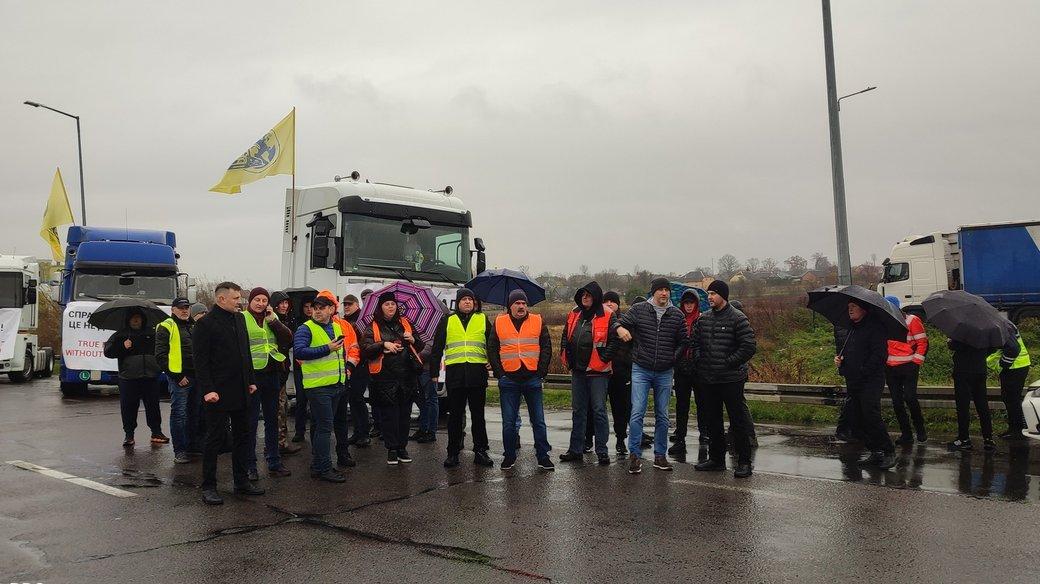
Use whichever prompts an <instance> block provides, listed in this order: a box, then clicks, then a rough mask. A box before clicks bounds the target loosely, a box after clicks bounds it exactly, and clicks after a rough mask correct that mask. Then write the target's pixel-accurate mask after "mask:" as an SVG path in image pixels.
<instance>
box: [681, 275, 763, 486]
mask: <svg viewBox="0 0 1040 584" xmlns="http://www.w3.org/2000/svg"><path fill="white" fill-rule="evenodd" d="M708 304H710V305H711V310H709V311H708V312H707V314H704V315H701V317H700V318H699V319H697V322H696V324H694V325H693V335H692V338H691V347H692V349H693V359H694V363H695V365H696V370H697V380H698V383H700V386H701V394H702V400H701V402H702V404H703V406H704V409H705V423H706V424H707V426H708V460H705V461H703V462H701V463H699V464H697V465H695V466H694V468H696V469H697V470H706V471H720V470H725V469H726V432H725V429H724V427H723V419H722V408H723V406H725V408H726V411H727V412H729V419H730V430H732V432H733V440H734V442H735V444H734V446H735V447H736V451H737V468H736V470H735V471H734V472H733V476H735V477H737V478H745V477H749V476H751V436H752V434H753V427H752V422H751V419H750V416H748V415H747V414H746V413H745V412H746V410H745V409H744V383H746V382H747V376H748V361H750V360H751V357H753V356H754V354H755V351H756V349H757V346H756V344H755V331H754V330H752V328H751V323H750V322H748V319H747V317H746V316H744V313H743V312H741V311H739V310H737V309H736V308H734V307H733V306H731V305H730V303H729V285H728V284H726V282H724V281H722V280H715V281H714V282H712V283H711V284H710V285H708Z"/></svg>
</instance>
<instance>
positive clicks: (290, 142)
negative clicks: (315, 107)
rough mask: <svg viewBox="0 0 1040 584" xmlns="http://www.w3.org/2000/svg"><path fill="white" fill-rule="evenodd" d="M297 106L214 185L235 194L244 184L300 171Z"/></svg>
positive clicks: (239, 158) (239, 191)
mask: <svg viewBox="0 0 1040 584" xmlns="http://www.w3.org/2000/svg"><path fill="white" fill-rule="evenodd" d="M295 146H296V108H293V110H292V111H291V112H289V115H287V116H285V117H284V118H283V119H282V121H280V122H278V125H276V126H275V127H274V128H273V129H272V130H271V131H270V132H268V133H266V134H264V137H263V138H260V139H259V140H257V141H256V144H253V145H252V146H250V147H249V150H246V151H245V154H243V155H242V156H239V157H238V158H237V159H235V161H234V162H232V163H231V166H229V167H228V169H227V172H225V173H224V177H223V178H221V179H220V182H218V183H217V184H215V185H213V187H212V188H210V190H211V191H213V192H216V193H227V194H229V195H233V194H235V193H241V192H242V188H241V187H242V185H247V184H249V183H251V182H254V181H258V180H260V179H262V178H264V177H268V176H274V175H276V174H296V148H295Z"/></svg>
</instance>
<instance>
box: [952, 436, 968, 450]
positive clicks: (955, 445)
mask: <svg viewBox="0 0 1040 584" xmlns="http://www.w3.org/2000/svg"><path fill="white" fill-rule="evenodd" d="M946 447H947V448H949V449H950V450H971V438H966V439H964V440H961V439H960V438H958V439H956V440H954V441H953V442H947V443H946Z"/></svg>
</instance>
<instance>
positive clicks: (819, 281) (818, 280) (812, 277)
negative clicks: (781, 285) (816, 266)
mask: <svg viewBox="0 0 1040 584" xmlns="http://www.w3.org/2000/svg"><path fill="white" fill-rule="evenodd" d="M790 275H791V276H792V277H793V281H795V282H801V283H803V284H805V285H806V286H808V287H813V288H817V287H819V286H825V285H827V284H836V283H837V282H838V271H837V268H831V269H829V270H806V271H804V272H801V273H791V274H790Z"/></svg>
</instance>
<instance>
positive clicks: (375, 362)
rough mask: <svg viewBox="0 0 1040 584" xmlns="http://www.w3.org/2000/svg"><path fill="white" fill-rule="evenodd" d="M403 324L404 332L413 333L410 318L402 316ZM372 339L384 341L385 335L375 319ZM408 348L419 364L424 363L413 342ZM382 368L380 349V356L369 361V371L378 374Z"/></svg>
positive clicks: (379, 341)
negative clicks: (383, 335) (381, 332)
mask: <svg viewBox="0 0 1040 584" xmlns="http://www.w3.org/2000/svg"><path fill="white" fill-rule="evenodd" d="M401 326H402V327H404V332H406V333H408V334H412V323H410V322H408V319H407V318H405V317H403V316H402V317H401ZM372 340H373V341H375V342H377V343H381V342H383V337H382V335H381V334H380V332H379V323H378V322H376V321H374V320H373V321H372ZM408 348H409V349H410V350H411V351H412V354H413V355H415V358H416V360H418V362H419V365H422V357H420V356H419V353H418V352H417V351H416V350H415V347H414V346H412V344H411V343H408ZM382 370H383V352H382V351H381V350H380V352H379V356H378V357H376V358H375V359H372V360H371V361H369V362H368V372H369V373H371V374H372V375H376V374H378V373H379V372H380V371H382Z"/></svg>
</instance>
